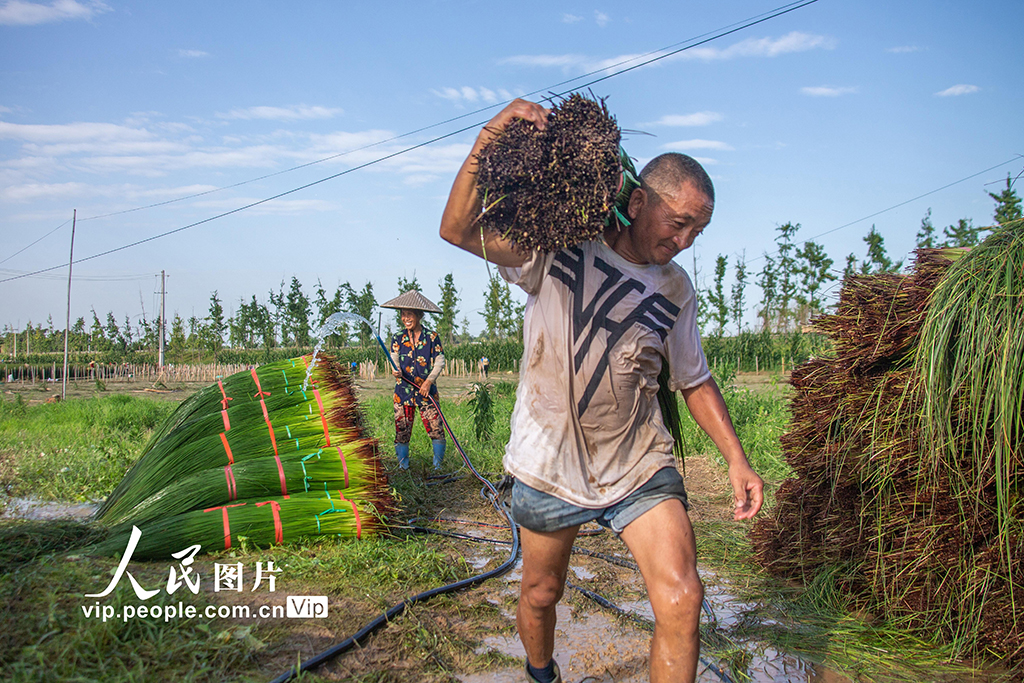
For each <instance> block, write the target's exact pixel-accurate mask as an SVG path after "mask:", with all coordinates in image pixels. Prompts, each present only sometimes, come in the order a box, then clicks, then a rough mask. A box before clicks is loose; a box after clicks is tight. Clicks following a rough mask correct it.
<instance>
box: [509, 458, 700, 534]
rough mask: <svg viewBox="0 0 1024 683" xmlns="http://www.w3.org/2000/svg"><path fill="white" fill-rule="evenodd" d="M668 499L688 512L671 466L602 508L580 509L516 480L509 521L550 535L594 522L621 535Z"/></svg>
mask: <svg viewBox="0 0 1024 683" xmlns="http://www.w3.org/2000/svg"><path fill="white" fill-rule="evenodd" d="M672 499H675V500H678V501H680V502H681V503H682V504H683V507H684V508H685V509H687V510H689V509H690V503H689V501H688V500H687V499H686V487H685V486H683V477H682V476H681V475H680V474H679V470H677V469H676V468H674V467H663V468H661V469H660V470H658V471H657V472H655V474H654V476H653V477H651V478H650V479H648V480H647V482H646V483H645V484H644V485H643V486H641V487H640V488H638V489H637V490H635V491H633V493H631V494H629V495H628V496H626V497H625V498H623V499H622V500H620V501H619V502H618V503H615V504H614V505H610V506H608V507H606V508H582V507H579V506H577V505H573V504H572V503H567V502H565V501H564V500H562V499H561V498H556V497H555V496H552V495H550V494H547V493H542V492H541V491H538V490H537V489H535V488H531V487H529V486H527V485H526V484H524V483H523V482H521V481H519V480H518V479H516V480H515V484H513V486H512V518H513V519H514V520H515V521H516V524H519V525H520V526H523V527H526V528H527V529H529V530H530V531H538V532H545V533H550V532H552V531H558V530H560V529H565V528H568V527H571V526H576V525H577V524H586V523H587V522H597V523H598V524H600V525H601V526H603V527H606V528H608V529H611V530H612V531H614V532H615V533H617V534H621V533H622V530H623V529H625V528H626V525H628V524H629V523H630V522H632V521H633V520H635V519H638V518H639V517H640V515H642V514H644V513H645V512H647V511H648V510H650V509H651V508H653V507H654V506H655V505H657V504H658V503H660V502H662V501H664V500H672Z"/></svg>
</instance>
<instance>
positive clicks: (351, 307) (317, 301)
mask: <svg viewBox="0 0 1024 683" xmlns="http://www.w3.org/2000/svg"><path fill="white" fill-rule="evenodd" d="M988 194H989V196H990V197H991V198H992V199H993V200H994V201H995V212H994V218H995V223H996V225H997V226H1005V225H1010V224H1016V223H1019V222H1020V221H1021V200H1020V198H1019V197H1018V195H1017V193H1016V191H1015V190H1014V188H1013V183H1012V181H1011V180H1010V178H1009V176H1008V177H1007V179H1006V187H1005V188H1004V189H1003V190H1002V191H1001V192H999V193H993V192H989V193H988ZM800 229H801V226H800V224H799V223H792V222H787V223H784V224H782V225H779V226H778V227H777V228H776V235H775V246H776V249H775V251H774V252H773V253H767V252H765V253H764V254H763V255H762V257H761V259H763V265H762V266H761V268H760V270H759V271H756V272H754V271H753V270H752V269H751V267H750V264H749V263H748V262H747V261H746V258H745V254H741V255H740V256H739V257H738V258H737V259H736V263H735V265H734V268H733V271H734V278H733V282H732V283H731V285H730V286H728V287H727V285H726V282H725V278H726V274H727V272H728V266H729V259H728V257H726V256H724V255H721V254H719V255H718V257H717V258H716V260H715V267H714V273H713V276H712V278H711V282H710V285H708V286H703V285H698V286H697V288H696V290H697V299H698V323H699V324H700V327H701V330H702V332H703V333H704V335H705V337H707V338H708V339H709V340H710V339H712V338H721V337H723V336H724V334H725V331H726V329H727V328H729V327H730V326H731V327H732V330H733V331H734V334H735V335H736V336H737V337H740V336H744V338H746V337H747V336H748V335H749V334H750V333H759V334H763V335H769V336H770V335H780V334H785V333H790V332H794V331H796V332H799V331H800V330H802V329H804V326H805V325H806V324H807V323H808V322H809V321H810V319H811V318H812V317H814V316H816V315H820V314H822V313H824V312H826V309H827V308H828V303H827V300H826V292H827V289H828V285H829V283H831V282H833V281H837V280H839V279H840V278H846V277H850V276H853V275H869V274H872V273H892V272H898V271H900V269H901V268H902V267H903V265H904V264H903V260H893V259H891V258H890V257H889V255H888V253H887V250H886V247H885V240H884V238H883V237H882V235H881V234H880V233H879V232H878V230H877V229H876V228H875V226H874V225H872V226H871V229H870V230H869V231H868V233H867V235H865V236H864V238H863V241H864V243H865V253H864V255H863V257H858V256H857V255H856V254H852V253H851V254H849V255H848V256H847V257H846V260H845V265H844V268H843V270H842V271H841V272H840V271H838V270H837V269H836V268H835V267H834V265H835V262H834V261H833V259H832V258H831V257H829V256H828V254H827V253H826V251H825V249H824V247H823V246H822V245H820V244H818V243H817V242H814V241H813V240H808V241H805V242H802V243H801V242H798V241H797V239H796V238H797V234H798V233H799V231H800ZM991 229H992V228H991V227H990V226H975V225H973V224H972V222H971V220H970V219H960V220H959V221H957V222H956V223H954V224H951V225H949V226H946V227H945V228H943V229H942V231H941V233H940V232H939V231H938V230H937V229H936V228H935V226H934V225H933V224H932V220H931V209H928V211H927V212H926V213H925V215H924V218H922V220H921V225H920V229H919V230H918V232H917V235H916V247H917V248H933V247H970V246H974V245H976V244H978V243H979V242H980V241H981V240H982V239H983V238H984V236H985V233H986V232H988V231H989V230H991ZM694 279H695V281H696V280H698V278H697V276H696V274H695V277H694ZM396 284H397V289H398V292H399V293H403V292H406V291H409V290H413V289H414V290H417V291H420V292H422V291H423V288H422V286H421V284H420V282H419V281H418V279H417V278H416V276H415V274H414V275H413V277H412V278H405V277H399V278H398V281H397V283H396ZM749 284H756V285H757V287H758V288H759V289H760V291H761V298H760V300H759V301H757V302H755V303H754V305H753V313H754V315H755V321H756V322H755V325H754V326H753V327H752V328H750V327H749V326H747V325H745V324H744V316H745V314H746V313H747V311H748V308H749V304H748V301H747V291H746V290H747V286H748V285H749ZM438 287H439V290H440V297H439V299H438V301H437V304H438V307H439V308H440V309H441V312H440V313H439V314H430V317H429V318H428V320H427V321H426V324H427V326H428V327H431V328H433V329H434V330H435V331H436V332H437V333H438V334H439V335H440V336H441V339H442V341H443V343H445V344H446V345H447V346H449V347H452V346H455V345H458V344H462V343H466V342H472V341H477V342H479V341H487V342H512V343H513V344H521V341H522V327H523V314H524V308H525V306H524V304H522V303H519V302H517V301H516V300H515V299H513V298H512V292H511V289H510V287H509V285H508V283H507V282H505V281H504V280H503V279H502V278H501V277H499V276H498V275H497V274H496V273H492V274H490V277H489V279H488V282H487V286H486V289H485V301H484V310H483V311H482V312H481V314H480V315H481V316H482V317H483V319H484V327H485V329H484V331H483V333H482V334H481V335H479V336H478V337H477V338H475V339H474V337H473V336H472V335H471V334H470V332H469V326H470V321H469V319H468V317H467V316H466V315H463V316H462V318H461V320H459V313H460V304H461V298H460V296H459V291H458V289H457V288H456V284H455V277H454V274H453V273H448V274H447V275H445V276H444V277H443V278H441V280H440V281H439V282H438ZM339 312H351V313H355V314H357V315H359V316H361V317H363V318H365V319H366V320H368V321H369V322H371V323H372V324H374V327H375V328H376V327H382V329H380V330H379V332H380V334H381V336H382V337H383V338H385V339H387V338H389V337H390V336H391V334H392V333H393V331H395V330H399V329H401V320H400V318H399V316H398V311H395V312H394V316H393V317H392V316H391V314H388V316H387V318H386V320H387V324H386V325H384V321H385V316H384V314H383V312H379V302H378V301H377V297H376V294H375V292H374V284H373V283H372V282H366V283H364V284H363V286H362V287H361V288H359V289H356V288H355V287H353V286H352V285H351V284H350V283H348V282H342V283H340V284H339V285H338V287H337V288H336V289H335V291H334V292H333V293H331V294H328V292H327V290H326V289H325V288H324V287H323V285H322V283H321V282H320V281H319V280H318V281H317V282H316V285H315V287H314V288H313V291H312V295H309V294H307V293H306V292H305V291H304V290H303V287H302V283H301V282H300V281H299V279H298V278H297V277H294V276H293V277H292V279H291V282H290V283H289V284H288V286H287V287H286V285H285V283H284V282H281V283H280V285H279V286H278V288H277V289H271V290H270V291H269V292H268V293H267V296H266V299H265V301H260V300H259V299H258V298H257V296H256V295H255V294H253V295H251V297H250V298H248V299H246V298H242V299H240V300H239V302H238V306H237V308H236V311H235V314H234V315H232V316H227V317H226V316H225V311H224V305H223V302H222V301H221V299H220V297H219V294H218V292H217V291H214V292H212V293H211V295H210V301H209V308H208V311H207V315H206V316H204V317H201V318H200V317H197V316H195V315H193V316H190V317H189V318H187V319H184V318H182V317H181V316H180V315H178V314H177V313H175V314H174V316H173V317H172V318H171V319H170V320H169V325H168V327H167V330H166V334H167V336H166V340H167V345H166V359H167V361H168V362H172V363H182V362H216V361H217V360H218V359H221V358H222V356H223V354H224V352H225V347H229V348H230V349H234V350H259V351H261V352H262V357H264V358H270V357H271V355H273V356H279V355H281V354H280V353H273V354H272V352H274V351H277V350H280V351H281V352H284V353H287V352H288V350H292V351H293V353H294V352H298V351H300V350H306V349H309V348H310V347H312V346H313V344H314V343H315V342H316V339H315V338H314V337H315V334H316V332H317V330H319V329H320V328H321V326H322V325H323V323H324V321H326V320H327V318H328V317H330V316H331V315H333V314H334V313H339ZM91 313H92V315H91V317H92V320H91V322H90V321H87V320H86V318H85V317H80V318H78V319H77V320H76V321H75V323H74V324H73V325H72V327H71V329H70V333H69V348H70V350H71V351H72V352H76V353H78V354H90V355H92V356H96V357H99V358H102V359H104V360H107V361H122V360H133V359H135V358H136V357H137V356H138V354H146V355H147V356H148V355H149V354H151V353H155V351H156V349H157V346H158V336H159V331H160V319H159V317H157V318H156V319H155V320H153V321H149V320H147V318H146V317H145V315H143V316H142V317H141V319H140V320H138V321H137V322H133V321H132V319H131V318H130V317H128V316H127V315H126V316H125V318H124V321H123V322H121V323H120V324H119V322H118V320H117V318H116V317H115V316H114V314H113V313H112V312H108V313H107V314H106V316H105V318H104V319H101V318H100V316H99V315H98V314H97V312H96V310H95V309H92V311H91ZM375 313H377V314H378V318H377V320H376V321H375V320H374V315H375ZM375 331H377V330H376V329H374V330H371V329H370V327H368V326H367V325H364V324H357V325H348V324H345V325H342V326H341V327H340V328H339V329H338V330H336V331H335V332H334V334H331V335H330V336H328V337H327V338H326V339H325V340H324V345H325V347H326V348H328V349H332V350H336V351H337V350H341V349H353V348H358V349H367V348H371V347H374V346H375V344H376V342H375V340H374V336H373V334H374V332H375ZM5 332H6V334H4V335H3V349H2V352H3V355H4V356H6V357H8V358H11V357H13V355H14V352H15V346H17V352H18V356H19V357H23V356H25V355H27V354H33V355H35V354H47V353H55V352H60V351H63V348H64V333H63V330H60V329H55V328H54V325H53V319H52V317H51V318H49V319H48V320H47V323H46V324H45V325H43V324H33V323H31V322H29V323H28V325H27V326H26V328H25V329H23V330H15V329H14V328H13V326H10V325H8V328H7V329H6V330H5ZM709 343H711V342H709V341H708V342H706V346H707V345H708V344H709ZM792 343H793V344H795V343H796V342H792ZM752 344H756V347H757V348H758V349H763V351H761V350H759V351H758V352H756V354H755V355H758V357H759V354H761V353H763V354H765V355H766V356H771V355H778V353H781V352H779V351H771V350H770V349H771V348H774V347H775V346H777V344H771V343H769V342H767V341H758V342H753V341H750V340H746V341H743V343H742V344H739V346H736V345H731V346H729V347H728V348H730V349H731V348H732V347H733V346H736V348H737V349H740V347H742V349H747V350H750V349H753V348H754V347H753V346H751V345H752ZM786 344H790V342H786ZM712 346H714V348H716V349H718V348H721V350H722V353H723V354H724V355H728V354H731V353H732V351H727V350H726V347H725V346H722V345H721V344H720V343H717V345H715V344H712ZM517 348H518V347H517ZM793 348H794V350H795V348H796V347H793ZM357 355H358V354H357ZM364 355H365V354H364ZM503 355H504V352H503ZM737 355H748V354H745V353H744V354H737ZM794 355H800V356H802V355H804V352H803V351H801V352H800V353H798V354H794ZM253 356H254V354H247V355H245V356H244V357H245V358H251V357H253ZM231 362H246V361H240V360H237V359H236V358H235V357H233V358H232V361H231Z"/></svg>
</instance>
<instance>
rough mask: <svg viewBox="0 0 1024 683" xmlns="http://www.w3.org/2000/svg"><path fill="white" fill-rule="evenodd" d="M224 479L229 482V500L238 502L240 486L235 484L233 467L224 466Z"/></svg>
mask: <svg viewBox="0 0 1024 683" xmlns="http://www.w3.org/2000/svg"><path fill="white" fill-rule="evenodd" d="M224 478H225V479H227V482H228V500H238V484H236V483H235V473H234V472H233V471H232V470H231V465H225V466H224Z"/></svg>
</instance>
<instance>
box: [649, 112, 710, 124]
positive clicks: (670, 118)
mask: <svg viewBox="0 0 1024 683" xmlns="http://www.w3.org/2000/svg"><path fill="white" fill-rule="evenodd" d="M721 120H722V115H721V114H719V113H718V112H715V111H698V112H694V113H693V114H667V115H665V116H662V117H661V118H660V119H658V120H657V121H651V122H649V123H641V124H640V125H641V126H707V125H710V124H712V123H715V122H716V121H721Z"/></svg>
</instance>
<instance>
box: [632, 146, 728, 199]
mask: <svg viewBox="0 0 1024 683" xmlns="http://www.w3.org/2000/svg"><path fill="white" fill-rule="evenodd" d="M640 181H641V182H642V183H643V184H644V185H647V186H648V187H650V188H651V189H653V190H654V191H655V192H667V193H669V194H672V193H673V192H674V191H675V189H676V188H678V187H680V186H682V185H684V184H685V183H687V182H691V183H693V184H694V185H696V186H697V189H699V190H700V191H701V192H703V193H704V195H705V196H706V197H707V198H708V199H709V200H710V201H711V203H712V204H714V203H715V186H714V185H713V184H712V183H711V178H710V177H709V176H708V174H707V171H705V170H704V167H703V166H701V165H700V163H699V162H698V161H697V160H696V159H694V158H693V157H691V156H687V155H685V154H680V153H679V152H667V153H665V154H661V155H659V156H656V157H654V158H653V159H651V160H650V161H649V162H647V165H646V166H644V170H642V171H640Z"/></svg>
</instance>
